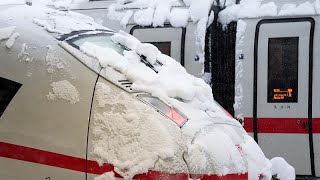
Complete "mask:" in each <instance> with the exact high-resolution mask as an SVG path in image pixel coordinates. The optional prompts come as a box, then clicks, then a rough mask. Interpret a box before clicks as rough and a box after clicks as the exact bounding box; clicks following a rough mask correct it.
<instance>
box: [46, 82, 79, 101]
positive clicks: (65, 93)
mask: <svg viewBox="0 0 320 180" xmlns="http://www.w3.org/2000/svg"><path fill="white" fill-rule="evenodd" d="M50 86H51V88H52V92H49V94H48V95H47V99H48V100H52V101H53V100H57V99H63V100H65V101H67V102H69V103H71V104H76V103H77V102H79V101H80V94H79V92H78V90H77V88H76V87H75V86H73V85H72V84H71V83H70V82H69V81H67V80H63V81H58V82H53V83H51V84H50Z"/></svg>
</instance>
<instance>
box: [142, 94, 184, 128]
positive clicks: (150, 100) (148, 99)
mask: <svg viewBox="0 0 320 180" xmlns="http://www.w3.org/2000/svg"><path fill="white" fill-rule="evenodd" d="M137 97H138V99H140V100H141V101H142V102H144V103H145V104H147V105H150V106H152V107H153V108H155V109H156V110H157V112H159V113H161V114H163V115H165V116H167V117H168V118H169V119H171V120H172V121H174V122H175V123H176V124H178V125H179V126H180V127H182V126H183V125H184V124H185V123H186V122H187V120H188V119H187V118H186V117H185V116H183V115H181V113H179V112H178V111H177V110H176V109H174V108H173V107H170V106H168V105H167V104H165V103H164V102H162V101H161V100H160V99H158V98H155V97H152V96H150V95H147V94H140V95H138V96H137Z"/></svg>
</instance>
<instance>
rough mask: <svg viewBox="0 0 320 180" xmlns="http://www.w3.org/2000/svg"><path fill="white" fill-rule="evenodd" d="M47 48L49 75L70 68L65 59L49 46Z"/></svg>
mask: <svg viewBox="0 0 320 180" xmlns="http://www.w3.org/2000/svg"><path fill="white" fill-rule="evenodd" d="M47 48H48V51H47V55H46V62H47V66H48V68H47V71H48V73H54V72H55V71H56V70H59V69H66V68H67V67H69V66H70V65H69V63H67V62H66V61H65V60H64V59H63V58H61V57H59V55H58V54H57V53H56V50H55V49H54V48H53V47H51V46H47Z"/></svg>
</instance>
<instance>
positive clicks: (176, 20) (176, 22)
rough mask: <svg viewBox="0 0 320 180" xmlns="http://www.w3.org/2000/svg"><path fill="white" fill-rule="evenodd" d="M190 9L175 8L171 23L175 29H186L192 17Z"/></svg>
mask: <svg viewBox="0 0 320 180" xmlns="http://www.w3.org/2000/svg"><path fill="white" fill-rule="evenodd" d="M189 14H190V12H189V9H181V8H173V9H172V10H171V12H170V16H169V21H170V24H171V25H172V26H173V27H186V26H187V24H188V20H189V17H190V15H189Z"/></svg>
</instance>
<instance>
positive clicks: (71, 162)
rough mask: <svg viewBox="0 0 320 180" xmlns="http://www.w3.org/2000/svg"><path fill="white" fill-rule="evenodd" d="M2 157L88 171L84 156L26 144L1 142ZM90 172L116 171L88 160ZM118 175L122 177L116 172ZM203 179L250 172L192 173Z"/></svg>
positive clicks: (152, 174)
mask: <svg viewBox="0 0 320 180" xmlns="http://www.w3.org/2000/svg"><path fill="white" fill-rule="evenodd" d="M0 157H4V158H9V159H15V160H21V161H27V162H32V163H37V164H43V165H48V166H53V167H59V168H63V169H68V170H74V171H79V172H86V160H85V159H82V158H77V157H72V156H67V155H63V154H58V153H53V152H48V151H43V150H39V149H34V148H30V147H25V146H19V145H15V144H9V143H5V142H0ZM87 163H88V173H90V174H97V175H101V174H103V173H105V172H110V171H114V167H113V166H112V165H110V164H104V165H103V166H99V165H98V163H97V162H95V161H91V160H88V161H87ZM116 176H117V177H121V176H120V175H118V174H116ZM190 176H191V177H196V178H197V179H202V180H232V179H237V180H247V179H248V174H247V173H245V174H228V175H224V176H218V175H200V174H199V175H190ZM134 179H140V180H150V179H169V180H187V179H188V174H184V173H181V174H169V173H166V172H157V171H149V172H147V173H145V174H139V175H136V176H134Z"/></svg>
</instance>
